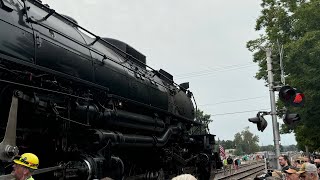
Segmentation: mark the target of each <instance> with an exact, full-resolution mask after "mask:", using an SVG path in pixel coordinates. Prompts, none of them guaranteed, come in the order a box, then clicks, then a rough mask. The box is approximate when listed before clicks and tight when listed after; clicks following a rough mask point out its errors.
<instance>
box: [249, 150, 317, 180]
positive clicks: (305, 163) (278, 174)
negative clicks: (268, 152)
mask: <svg viewBox="0 0 320 180" xmlns="http://www.w3.org/2000/svg"><path fill="white" fill-rule="evenodd" d="M278 160H279V164H280V166H281V170H279V171H278V170H273V171H272V172H269V173H268V174H260V175H258V176H257V177H256V178H255V180H264V179H265V180H268V179H274V180H300V179H302V180H319V174H320V171H319V170H318V167H317V166H319V165H320V164H319V165H318V164H317V162H314V161H312V160H310V159H309V158H307V157H305V158H303V159H297V160H295V161H294V162H293V163H291V162H290V159H289V157H288V156H287V155H280V156H279V158H278Z"/></svg>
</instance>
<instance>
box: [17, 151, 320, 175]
mask: <svg viewBox="0 0 320 180" xmlns="http://www.w3.org/2000/svg"><path fill="white" fill-rule="evenodd" d="M278 161H279V164H280V166H281V170H273V171H270V172H268V173H263V174H259V175H257V177H256V178H255V180H268V179H274V180H300V179H302V180H319V175H320V168H319V169H318V167H320V160H319V159H313V160H310V159H309V158H307V157H305V158H302V159H301V158H300V159H296V160H295V161H294V162H292V163H291V162H290V159H289V157H288V156H287V155H280V156H279V157H278ZM13 162H14V165H13V171H12V173H11V174H12V175H13V176H14V178H15V179H17V180H34V179H33V178H32V173H33V171H34V170H36V169H37V168H38V166H39V159H38V157H37V156H36V155H35V154H32V153H24V154H22V155H21V156H18V157H17V158H15V159H14V160H13ZM240 164H241V160H240V159H239V158H235V159H233V158H232V157H231V156H229V157H228V158H225V159H224V160H223V165H224V175H227V171H229V173H230V174H232V170H233V169H234V173H236V172H237V171H238V168H239V165H240ZM172 180H197V179H196V178H195V177H194V176H192V175H190V174H182V175H179V176H177V177H175V178H173V179H172Z"/></svg>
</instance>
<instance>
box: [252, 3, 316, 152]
mask: <svg viewBox="0 0 320 180" xmlns="http://www.w3.org/2000/svg"><path fill="white" fill-rule="evenodd" d="M261 6H262V10H261V15H260V17H259V18H258V19H257V21H256V27H255V29H256V30H257V31H259V30H264V34H262V35H260V37H259V38H257V39H255V40H251V41H249V42H248V43H247V48H248V49H249V50H250V51H252V52H254V54H253V61H254V62H256V63H258V65H259V67H260V69H259V71H258V72H257V74H256V78H257V79H264V80H265V81H266V80H267V71H266V69H267V68H266V57H265V52H263V51H262V50H260V49H259V46H265V45H266V44H268V45H271V46H272V47H273V49H272V50H273V54H277V53H278V44H281V45H283V49H284V52H285V53H284V56H283V64H284V67H285V76H286V83H288V84H289V85H290V86H293V87H299V89H302V90H303V92H304V94H305V96H306V99H307V101H306V103H305V106H304V107H303V108H293V107H289V108H288V109H289V111H292V112H296V113H299V114H300V116H301V119H302V121H301V122H300V123H299V124H298V125H297V126H295V127H293V128H292V129H289V128H288V127H286V126H285V125H283V126H282V129H281V132H282V133H288V132H291V131H292V132H294V133H295V136H296V140H297V142H298V147H299V149H303V147H304V146H308V147H309V150H310V151H314V150H317V149H318V148H319V144H320V138H318V137H319V136H320V119H319V118H318V117H319V115H320V103H319V100H320V92H319V89H320V61H319V59H320V11H319V9H320V0H308V1H307V0H296V1H292V0H262V3H261ZM273 60H274V61H275V62H277V61H278V60H279V56H274V57H273ZM277 64H279V63H274V65H275V67H274V69H277V68H278V67H277ZM274 79H275V81H279V80H280V73H277V72H275V77H274ZM282 107H283V104H282V103H281V102H278V103H277V108H278V109H280V108H282Z"/></svg>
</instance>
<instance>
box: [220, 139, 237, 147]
mask: <svg viewBox="0 0 320 180" xmlns="http://www.w3.org/2000/svg"><path fill="white" fill-rule="evenodd" d="M220 145H221V146H222V147H224V148H225V149H234V148H235V144H234V142H233V141H231V140H226V141H225V140H222V141H220Z"/></svg>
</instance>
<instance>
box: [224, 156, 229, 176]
mask: <svg viewBox="0 0 320 180" xmlns="http://www.w3.org/2000/svg"><path fill="white" fill-rule="evenodd" d="M227 169H228V162H227V158H224V159H223V174H224V175H226V174H227Z"/></svg>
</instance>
